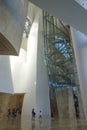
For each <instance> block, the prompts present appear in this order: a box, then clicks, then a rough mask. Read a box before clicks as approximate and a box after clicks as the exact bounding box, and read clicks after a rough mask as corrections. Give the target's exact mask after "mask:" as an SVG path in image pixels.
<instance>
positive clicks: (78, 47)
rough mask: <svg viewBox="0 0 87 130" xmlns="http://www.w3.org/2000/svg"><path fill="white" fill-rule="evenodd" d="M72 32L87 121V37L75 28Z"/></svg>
mask: <svg viewBox="0 0 87 130" xmlns="http://www.w3.org/2000/svg"><path fill="white" fill-rule="evenodd" d="M71 32H72V39H73V43H74V51H75V58H76V64H77V70H78V76H79V82H80V89H81V94H82V99H83V105H84V111H85V116H86V119H87V36H86V35H84V34H83V33H81V32H79V31H77V30H75V29H74V28H71Z"/></svg>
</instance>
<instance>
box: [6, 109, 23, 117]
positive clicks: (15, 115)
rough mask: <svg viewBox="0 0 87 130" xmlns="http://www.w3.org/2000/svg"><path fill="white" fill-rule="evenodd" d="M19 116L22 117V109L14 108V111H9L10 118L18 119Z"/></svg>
mask: <svg viewBox="0 0 87 130" xmlns="http://www.w3.org/2000/svg"><path fill="white" fill-rule="evenodd" d="M18 115H21V109H20V108H13V109H10V108H9V109H8V112H7V116H8V117H14V118H15V117H17V116H18Z"/></svg>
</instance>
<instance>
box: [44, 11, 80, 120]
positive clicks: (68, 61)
mask: <svg viewBox="0 0 87 130" xmlns="http://www.w3.org/2000/svg"><path fill="white" fill-rule="evenodd" d="M43 28H44V29H43V30H44V52H45V59H44V62H45V64H46V66H47V71H48V78H49V88H50V99H51V100H50V102H51V114H52V116H57V117H59V118H62V117H63V118H64V117H65V118H68V117H69V116H70V115H69V114H70V106H69V105H71V104H69V100H70V99H69V98H70V97H69V95H70V93H72V98H73V103H72V104H73V106H72V107H73V111H74V110H75V113H76V115H75V116H76V117H79V104H78V97H77V86H79V81H78V75H77V70H76V64H75V59H74V53H73V47H72V41H71V34H70V27H69V25H67V24H65V23H64V22H62V21H60V20H59V19H57V18H55V17H54V16H52V15H50V14H48V13H47V12H43ZM64 99H65V100H64ZM75 100H76V102H77V104H76V102H75ZM54 102H56V103H54ZM64 102H65V103H64ZM54 104H55V105H54ZM64 104H65V106H64ZM65 109H67V110H66V111H64V110H65ZM65 113H67V114H65Z"/></svg>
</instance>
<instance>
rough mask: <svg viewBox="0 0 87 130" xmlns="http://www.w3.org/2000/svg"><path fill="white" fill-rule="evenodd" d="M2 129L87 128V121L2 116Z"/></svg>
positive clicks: (0, 125)
mask: <svg viewBox="0 0 87 130" xmlns="http://www.w3.org/2000/svg"><path fill="white" fill-rule="evenodd" d="M0 130H87V123H86V121H85V120H84V119H80V120H76V119H72V120H68V119H63V120H58V119H33V120H32V119H31V118H29V117H22V118H21V119H20V118H18V119H9V118H0Z"/></svg>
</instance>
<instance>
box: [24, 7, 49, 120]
mask: <svg viewBox="0 0 87 130" xmlns="http://www.w3.org/2000/svg"><path fill="white" fill-rule="evenodd" d="M34 10H35V18H34V21H33V24H32V27H31V31H30V35H29V38H28V52H27V54H28V55H27V58H28V59H27V60H28V61H27V62H28V64H27V65H28V69H27V71H28V79H27V80H28V81H27V91H26V94H25V97H24V103H23V110H22V115H28V116H31V111H32V108H35V112H36V116H37V117H38V116H39V111H40V110H42V114H43V116H50V105H49V104H50V102H49V87H48V77H47V73H46V72H47V71H46V66H45V64H44V56H43V44H44V43H43V37H42V28H40V26H42V24H40V23H42V19H41V18H42V11H41V10H40V9H39V8H37V7H34ZM38 33H40V34H39V35H38Z"/></svg>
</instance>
